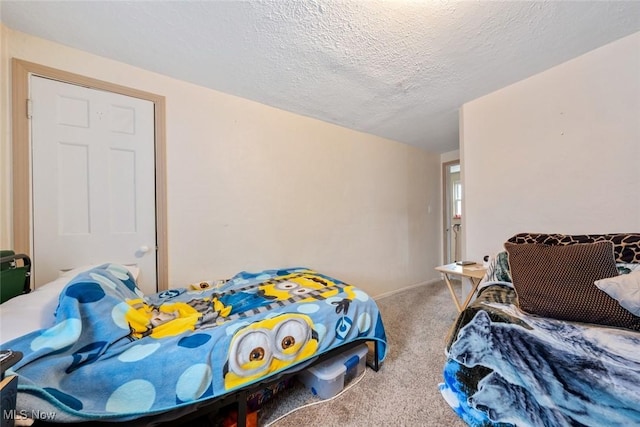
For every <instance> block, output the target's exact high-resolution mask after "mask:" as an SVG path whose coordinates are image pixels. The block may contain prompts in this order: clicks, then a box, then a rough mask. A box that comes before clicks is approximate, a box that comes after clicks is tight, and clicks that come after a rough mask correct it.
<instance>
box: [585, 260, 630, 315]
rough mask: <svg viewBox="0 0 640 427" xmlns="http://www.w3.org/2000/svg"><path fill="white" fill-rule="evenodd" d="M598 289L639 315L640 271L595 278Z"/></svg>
mask: <svg viewBox="0 0 640 427" xmlns="http://www.w3.org/2000/svg"><path fill="white" fill-rule="evenodd" d="M595 284H596V286H597V287H598V289H601V290H603V291H605V292H606V293H607V295H609V296H610V297H611V298H613V299H615V300H616V301H618V303H619V304H620V305H621V306H622V307H623V308H625V309H627V310H629V311H630V312H631V313H633V314H634V315H636V316H640V271H634V272H633V273H629V274H622V275H620V276H616V277H609V278H606V279H600V280H596V282H595Z"/></svg>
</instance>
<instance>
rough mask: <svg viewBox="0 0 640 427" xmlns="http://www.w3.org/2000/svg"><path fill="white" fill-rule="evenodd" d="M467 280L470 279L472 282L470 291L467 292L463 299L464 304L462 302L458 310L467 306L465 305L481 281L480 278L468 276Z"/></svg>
mask: <svg viewBox="0 0 640 427" xmlns="http://www.w3.org/2000/svg"><path fill="white" fill-rule="evenodd" d="M469 280H471V283H473V286H472V287H471V292H469V295H467V299H465V300H464V304H462V308H459V310H460V311H462V310H464V309H465V308H467V306H468V305H469V303H470V302H471V298H473V295H474V294H475V293H476V289H478V285H479V284H480V282H481V281H482V279H473V278H471V277H470V278H469Z"/></svg>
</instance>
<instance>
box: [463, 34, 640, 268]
mask: <svg viewBox="0 0 640 427" xmlns="http://www.w3.org/2000/svg"><path fill="white" fill-rule="evenodd" d="M461 116H462V121H461V123H462V124H461V135H462V140H461V157H462V164H463V180H464V186H465V202H464V208H463V221H464V226H465V229H466V241H465V243H466V257H467V258H472V259H480V257H481V256H482V255H484V254H493V253H495V252H497V251H499V250H501V249H502V243H503V242H504V241H505V240H506V239H507V238H509V237H510V236H511V235H513V234H515V233H518V232H559V233H605V232H638V231H640V191H639V189H640V173H639V171H640V33H636V34H633V35H631V36H628V37H626V38H623V39H621V40H618V41H616V42H614V43H611V44H609V45H606V46H603V47H601V48H599V49H597V50H594V51H592V52H589V53H587V54H585V55H582V56H580V57H578V58H575V59H573V60H571V61H569V62H566V63H564V64H561V65H559V66H557V67H555V68H552V69H550V70H547V71H545V72H543V73H540V74H537V75H535V76H533V77H531V78H528V79H526V80H523V81H521V82H518V83H516V84H514V85H511V86H508V87H506V88H504V89H501V90H499V91H497V92H494V93H492V94H489V95H487V96H485V97H482V98H479V99H477V100H474V101H472V102H469V103H467V104H465V105H464V106H463V108H462V111H461Z"/></svg>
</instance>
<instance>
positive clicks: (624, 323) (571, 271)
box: [505, 242, 640, 330]
mask: <svg viewBox="0 0 640 427" xmlns="http://www.w3.org/2000/svg"><path fill="white" fill-rule="evenodd" d="M505 249H506V250H507V252H508V253H509V265H510V267H511V277H512V278H513V286H514V288H515V290H516V295H517V296H518V305H519V306H520V308H521V309H522V310H523V311H526V312H528V313H532V314H537V315H540V316H544V317H551V318H556V319H560V320H569V321H576V322H585V323H595V324H600V325H610V326H619V327H624V328H629V329H634V330H640V317H637V316H634V315H633V314H631V313H630V312H629V311H627V310H625V309H624V308H622V307H621V306H620V305H619V304H618V302H617V301H616V300H615V299H613V298H611V297H610V296H609V295H607V293H606V292H604V291H602V290H600V289H598V287H597V286H596V285H595V283H594V282H595V281H596V280H600V279H604V278H607V277H614V276H617V275H618V270H617V269H616V264H615V258H614V256H613V244H612V243H611V242H596V243H578V244H573V245H567V246H548V245H542V244H537V243H526V244H512V243H509V242H507V243H505Z"/></svg>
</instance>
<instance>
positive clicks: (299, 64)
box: [0, 0, 640, 152]
mask: <svg viewBox="0 0 640 427" xmlns="http://www.w3.org/2000/svg"><path fill="white" fill-rule="evenodd" d="M0 4H1V6H0V18H1V19H2V22H3V23H4V24H5V25H7V26H8V27H9V28H12V29H15V30H18V31H22V32H25V33H29V34H33V35H36V36H39V37H42V38H45V39H49V40H53V41H56V42H59V43H62V44H64V45H68V46H72V47H75V48H78V49H82V50H85V51H88V52H92V53H95V54H97V55H101V56H104V57H107V58H112V59H115V60H118V61H121V62H125V63H128V64H131V65H135V66H138V67H141V68H145V69H148V70H152V71H155V72H158V73H162V74H165V75H168V76H172V77H175V78H178V79H181V80H185V81H189V82H193V83H196V84H199V85H202V86H206V87H210V88H213V89H216V90H219V91H222V92H226V93H230V94H234V95H238V96H241V97H244V98H249V99H252V100H255V101H258V102H261V103H264V104H267V105H271V106H274V107H278V108H282V109H284V110H288V111H292V112H295V113H298V114H302V115H305V116H310V117H314V118H318V119H321V120H324V121H327V122H331V123H336V124H339V125H342V126H346V127H349V128H352V129H356V130H360V131H364V132H368V133H371V134H375V135H379V136H383V137H386V138H390V139H394V140H397V141H400V142H404V143H408V144H412V145H415V146H419V147H422V148H424V149H426V150H430V151H434V152H445V151H449V150H454V149H457V148H458V108H459V107H460V106H461V105H462V104H463V103H464V102H467V101H469V100H472V99H474V98H477V97H479V96H482V95H484V94H487V93H489V92H491V91H494V90H496V89H499V88H501V87H504V86H506V85H508V84H511V83H514V82H516V81H518V80H521V79H523V78H526V77H528V76H531V75H533V74H536V73H538V72H540V71H543V70H545V69H547V68H550V67H552V66H554V65H557V64H559V63H561V62H564V61H566V60H569V59H571V58H574V57H576V56H579V55H581V54H583V53H585V52H588V51H589V50H592V49H595V48H597V47H599V46H602V45H604V44H607V43H609V42H611V41H614V40H616V39H619V38H621V37H623V36H625V35H628V34H631V33H634V32H637V31H640V2H638V1H632V2H608V1H597V2H574V1H571V2H570V1H563V2H540V1H538V2H525V1H517V2H515V1H514V2H493V1H491V2H489V1H479V2H478V1H476V2H471V1H465V2H444V1H428V0H423V1H418V0H386V1H373V0H370V1H367V0H359V1H355V0H349V1H348V0H341V1H331V0H281V1H275V0H273V1H257V0H252V1H205V2H196V1H188V2H186V1H172V2H169V1H151V2H150V1H132V2H129V1H111V2H103V1H73V2H71V1H45V2H38V1H8V0H2V1H1V3H0Z"/></svg>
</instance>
